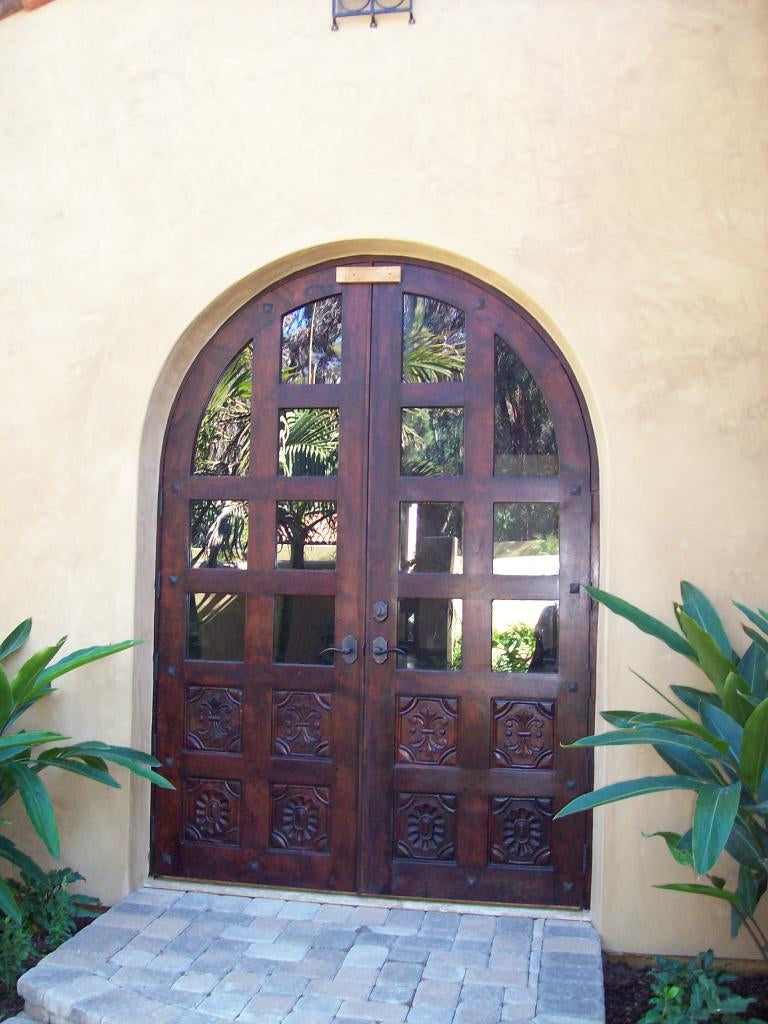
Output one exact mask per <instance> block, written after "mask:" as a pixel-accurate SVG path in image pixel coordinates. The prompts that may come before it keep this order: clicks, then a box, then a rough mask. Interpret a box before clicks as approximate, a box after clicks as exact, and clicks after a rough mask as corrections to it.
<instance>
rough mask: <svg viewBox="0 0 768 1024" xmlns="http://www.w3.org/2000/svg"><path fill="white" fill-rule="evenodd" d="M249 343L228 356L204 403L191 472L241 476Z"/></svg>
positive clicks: (246, 440)
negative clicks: (233, 356)
mask: <svg viewBox="0 0 768 1024" xmlns="http://www.w3.org/2000/svg"><path fill="white" fill-rule="evenodd" d="M252 367H253V348H252V346H251V344H250V343H249V344H248V345H246V346H245V348H244V349H243V350H242V351H241V352H240V353H239V354H238V355H237V356H235V358H234V359H233V360H232V362H231V363H230V364H229V366H228V367H227V368H226V370H225V371H224V373H223V374H222V375H221V377H220V378H219V380H218V383H217V384H216V387H215V388H214V389H213V394H212V395H211V397H210V399H209V400H208V405H207V406H206V407H205V412H204V413H203V416H202V419H201V420H200V426H199V427H198V431H197V438H196V439H195V448H194V452H193V455H192V472H193V473H195V474H199V475H204V476H243V475H244V474H246V473H247V472H248V458H249V455H250V448H251V389H252V373H253V369H252Z"/></svg>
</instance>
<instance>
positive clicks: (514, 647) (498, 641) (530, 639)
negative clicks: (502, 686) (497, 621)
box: [491, 622, 536, 672]
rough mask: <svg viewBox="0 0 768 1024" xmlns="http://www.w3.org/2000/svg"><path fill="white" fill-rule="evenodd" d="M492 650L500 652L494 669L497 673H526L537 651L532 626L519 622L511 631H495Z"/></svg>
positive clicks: (511, 627) (510, 628)
mask: <svg viewBox="0 0 768 1024" xmlns="http://www.w3.org/2000/svg"><path fill="white" fill-rule="evenodd" d="M491 644H492V648H493V650H494V652H496V651H498V652H499V654H498V657H496V658H495V660H494V663H493V667H494V670H495V671H496V672H526V671H527V670H528V666H529V665H530V663H531V659H532V658H533V655H534V652H535V650H536V634H535V633H534V631H533V627H532V626H528V625H527V624H526V623H525V622H518V623H516V624H515V625H514V626H510V627H509V629H504V630H498V629H494V631H493V636H492V641H491Z"/></svg>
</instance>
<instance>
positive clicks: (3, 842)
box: [0, 836, 47, 885]
mask: <svg viewBox="0 0 768 1024" xmlns="http://www.w3.org/2000/svg"><path fill="white" fill-rule="evenodd" d="M0 859H2V860H7V861H8V863H9V864H13V865H15V866H16V867H17V868H19V869H20V870H21V871H23V872H24V874H25V875H27V876H28V877H29V878H31V879H34V880H35V881H36V882H40V883H41V884H43V885H44V884H45V883H46V881H47V877H46V874H45V872H44V871H43V869H42V868H41V867H39V866H38V865H37V864H35V862H34V861H33V860H32V858H31V857H28V856H27V855H26V853H22V852H21V850H20V849H19V848H18V846H16V844H15V843H13V842H11V840H10V839H7V838H6V837H5V836H0Z"/></svg>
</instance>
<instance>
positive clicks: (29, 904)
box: [10, 868, 99, 953]
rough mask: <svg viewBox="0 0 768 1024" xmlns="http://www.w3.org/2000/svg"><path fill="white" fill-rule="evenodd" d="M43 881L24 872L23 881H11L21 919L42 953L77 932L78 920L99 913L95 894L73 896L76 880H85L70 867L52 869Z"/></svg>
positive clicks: (54, 947) (55, 946)
mask: <svg viewBox="0 0 768 1024" xmlns="http://www.w3.org/2000/svg"><path fill="white" fill-rule="evenodd" d="M44 878H45V881H43V882H41V881H39V880H38V879H37V878H36V877H31V876H29V875H26V874H25V875H22V881H21V882H11V883H10V884H11V886H12V887H13V889H14V890H15V891H16V894H17V896H16V899H17V902H18V904H19V906H20V907H21V915H22V921H23V923H24V925H25V926H26V927H27V928H28V929H29V931H30V934H31V935H32V936H33V937H34V939H35V942H36V945H37V947H38V949H39V950H40V951H41V952H45V953H47V952H50V951H51V950H53V949H56V948H57V947H58V946H60V945H61V944H62V942H65V941H66V940H67V939H68V938H69V937H70V936H71V935H74V934H75V932H76V931H77V926H78V922H79V921H81V920H84V919H90V918H92V917H95V916H96V910H95V907H97V906H98V904H99V901H98V899H96V897H95V896H74V895H73V894H72V893H71V892H70V891H69V889H70V886H71V885H72V883H73V882H82V881H85V879H84V878H83V876H82V875H81V874H78V872H76V871H72V870H71V869H70V868H60V869H59V870H57V871H49V872H48V873H47V874H46V875H45V876H44Z"/></svg>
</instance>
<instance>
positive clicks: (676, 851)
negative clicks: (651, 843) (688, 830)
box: [643, 832, 693, 868]
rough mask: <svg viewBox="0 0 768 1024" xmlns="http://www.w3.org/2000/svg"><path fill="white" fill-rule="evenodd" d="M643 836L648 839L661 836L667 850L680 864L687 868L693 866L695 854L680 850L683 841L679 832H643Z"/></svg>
mask: <svg viewBox="0 0 768 1024" xmlns="http://www.w3.org/2000/svg"><path fill="white" fill-rule="evenodd" d="M643 835H644V836H645V838H646V839H653V838H654V837H655V836H661V838H662V839H663V840H664V842H665V843H666V844H667V849H668V850H669V852H670V853H671V854H672V856H673V857H674V859H675V860H676V861H677V863H678V864H682V865H683V866H684V867H687V868H690V867H692V866H693V854H692V853H691V851H690V850H681V849H680V840H681V839H682V836H681V835H680V834H679V833H678V832H643Z"/></svg>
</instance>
